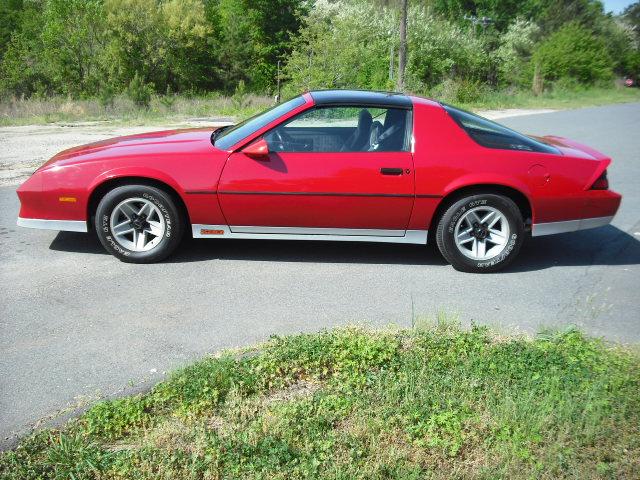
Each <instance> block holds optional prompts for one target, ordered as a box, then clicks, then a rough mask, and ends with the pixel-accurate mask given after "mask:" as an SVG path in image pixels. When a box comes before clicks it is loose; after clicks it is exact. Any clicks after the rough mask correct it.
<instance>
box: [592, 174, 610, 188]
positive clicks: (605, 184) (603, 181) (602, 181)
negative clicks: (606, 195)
mask: <svg viewBox="0 0 640 480" xmlns="http://www.w3.org/2000/svg"><path fill="white" fill-rule="evenodd" d="M591 190H609V180H607V171H606V170H605V171H604V172H602V175H600V176H599V177H598V179H597V180H596V181H595V182H593V185H591Z"/></svg>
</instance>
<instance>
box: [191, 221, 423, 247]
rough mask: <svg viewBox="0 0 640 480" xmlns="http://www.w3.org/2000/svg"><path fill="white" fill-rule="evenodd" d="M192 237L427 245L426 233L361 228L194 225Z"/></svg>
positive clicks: (421, 231) (420, 231)
mask: <svg viewBox="0 0 640 480" xmlns="http://www.w3.org/2000/svg"><path fill="white" fill-rule="evenodd" d="M191 229H192V233H193V238H231V239H234V238H238V239H257V240H330V241H342V242H383V243H415V244H426V243H427V234H428V232H427V230H406V231H405V230H377V229H360V228H355V229H354V228H301V227H248V226H238V227H236V226H232V227H228V226H226V225H202V224H193V225H192V226H191Z"/></svg>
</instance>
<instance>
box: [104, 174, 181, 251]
mask: <svg viewBox="0 0 640 480" xmlns="http://www.w3.org/2000/svg"><path fill="white" fill-rule="evenodd" d="M136 198H141V199H144V200H146V201H148V202H150V203H151V204H153V205H154V206H155V207H156V208H157V211H156V213H155V217H154V218H157V219H158V220H160V219H159V218H158V217H159V215H160V214H161V215H162V220H164V232H163V234H162V235H158V237H157V238H158V239H159V240H158V243H157V244H156V245H155V246H153V247H152V248H151V249H150V250H147V251H134V250H132V249H130V248H127V247H126V246H125V245H123V244H122V243H120V240H118V238H116V236H115V235H114V233H113V231H112V227H111V221H110V220H111V216H112V214H113V212H114V209H116V207H117V206H118V205H120V204H121V203H122V202H124V201H126V200H128V199H136ZM148 208H149V209H152V207H151V206H149V207H148ZM121 218H123V219H125V220H126V218H125V217H121ZM152 223H153V222H152ZM132 226H133V225H132ZM95 228H96V233H97V235H98V238H99V239H100V242H101V243H102V245H103V246H104V248H105V249H106V250H107V252H109V253H110V254H111V255H113V256H114V257H117V258H118V259H120V260H121V261H123V262H128V263H154V262H159V261H161V260H164V259H165V258H167V257H168V256H169V255H171V253H173V251H174V250H175V249H176V247H177V246H178V244H179V243H180V239H181V237H182V234H183V231H184V224H183V219H182V218H181V215H180V211H179V210H178V208H177V207H176V205H175V203H174V202H173V200H172V199H171V196H170V195H169V194H167V193H166V192H164V191H163V190H160V189H159V188H155V187H150V186H147V185H123V186H121V187H116V188H114V189H113V190H111V191H109V192H108V193H107V194H106V195H105V196H104V197H103V198H102V200H100V203H99V204H98V208H97V209H96V216H95ZM141 228H143V227H141ZM119 238H121V237H119ZM134 247H135V245H134Z"/></svg>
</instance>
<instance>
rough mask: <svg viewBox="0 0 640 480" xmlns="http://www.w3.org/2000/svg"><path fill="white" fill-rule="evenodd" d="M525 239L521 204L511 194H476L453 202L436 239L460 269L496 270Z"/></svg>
mask: <svg viewBox="0 0 640 480" xmlns="http://www.w3.org/2000/svg"><path fill="white" fill-rule="evenodd" d="M523 239H524V222H523V219H522V213H521V212H520V210H519V209H518V206H517V205H516V204H515V203H514V202H513V200H511V199H510V198H508V197H505V196H502V195H496V194H475V195H470V196H467V197H463V198H460V199H458V200H457V201H455V202H453V203H451V205H449V207H448V208H447V209H446V210H445V212H444V213H443V214H442V216H441V217H440V220H439V222H438V227H437V230H436V241H437V243H438V248H439V249H440V252H441V253H442V255H443V256H444V257H445V259H447V260H448V261H449V262H450V263H451V265H453V267H454V268H455V269H456V270H461V271H465V272H492V271H496V270H499V269H502V268H504V267H505V266H507V265H508V264H509V263H510V262H511V261H512V260H513V258H515V256H516V255H517V253H518V250H519V249H520V246H521V245H522V240H523Z"/></svg>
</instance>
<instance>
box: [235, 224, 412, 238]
mask: <svg viewBox="0 0 640 480" xmlns="http://www.w3.org/2000/svg"><path fill="white" fill-rule="evenodd" d="M229 228H230V229H231V232H233V233H281V234H284V235H290V234H294V235H340V236H342V235H356V236H358V235H370V236H374V237H404V232H405V230H376V229H365V228H304V227H300V228H298V227H253V226H247V227H240V226H239V227H235V226H232V227H229Z"/></svg>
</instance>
